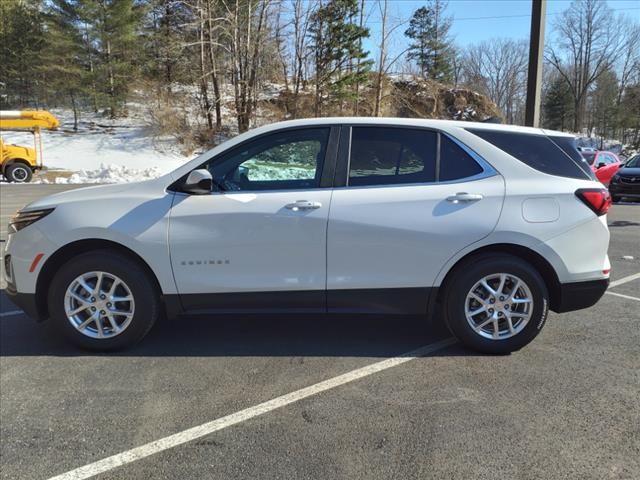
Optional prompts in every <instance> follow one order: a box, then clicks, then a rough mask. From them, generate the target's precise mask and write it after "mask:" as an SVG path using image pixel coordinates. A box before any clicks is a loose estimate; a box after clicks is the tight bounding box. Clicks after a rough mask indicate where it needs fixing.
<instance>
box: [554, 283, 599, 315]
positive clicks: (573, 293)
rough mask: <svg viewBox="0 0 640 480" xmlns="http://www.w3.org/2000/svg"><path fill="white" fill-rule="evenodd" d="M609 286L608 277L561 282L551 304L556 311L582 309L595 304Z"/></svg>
mask: <svg viewBox="0 0 640 480" xmlns="http://www.w3.org/2000/svg"><path fill="white" fill-rule="evenodd" d="M607 288H609V279H608V278H603V279H601V280H590V281H587V282H575V283H561V284H560V292H559V295H558V296H557V298H556V301H555V302H554V305H552V306H551V310H553V311H554V312H556V313H564V312H572V311H574V310H582V309H583V308H589V307H591V306H592V305H595V304H596V303H597V302H598V300H600V299H601V298H602V296H603V295H604V293H605V292H606V291H607Z"/></svg>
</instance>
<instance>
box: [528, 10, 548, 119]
mask: <svg viewBox="0 0 640 480" xmlns="http://www.w3.org/2000/svg"><path fill="white" fill-rule="evenodd" d="M546 11H547V0H531V36H530V38H529V72H528V76H527V103H526V107H525V112H524V124H525V125H527V126H529V127H539V126H540V96H541V91H542V59H543V56H544V18H545V14H546Z"/></svg>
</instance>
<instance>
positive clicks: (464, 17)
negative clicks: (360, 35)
mask: <svg viewBox="0 0 640 480" xmlns="http://www.w3.org/2000/svg"><path fill="white" fill-rule="evenodd" d="M603 1H605V0H603ZM365 2H366V3H365V15H367V16H368V26H369V28H370V34H371V36H370V38H369V39H368V40H367V42H365V48H366V49H367V50H369V51H370V52H371V56H372V57H374V58H375V54H376V52H377V50H378V48H377V43H378V42H379V38H380V14H379V11H378V6H377V3H376V2H375V1H373V0H365ZM425 3H426V2H425V1H424V0H389V7H388V8H389V11H388V15H389V17H390V20H389V23H390V24H392V25H395V24H398V23H401V22H408V19H409V18H411V15H412V14H413V12H414V11H415V10H417V9H418V8H420V7H421V6H423V5H424V4H425ZM607 3H608V4H609V7H611V8H612V9H614V10H616V14H623V15H625V16H626V17H630V18H633V19H635V20H636V21H638V22H640V2H638V0H609V1H608V2H607ZM570 4H571V0H548V1H547V14H546V21H545V36H546V40H548V39H549V35H550V31H551V25H552V22H553V20H554V18H555V17H557V15H558V14H560V13H562V12H563V11H564V10H566V9H567V8H568V7H569V5H570ZM447 13H448V14H449V15H451V16H453V25H452V27H451V31H450V33H451V35H452V36H453V38H454V41H455V43H456V44H457V45H460V46H466V45H469V44H474V43H479V42H481V41H483V40H489V39H491V38H498V37H506V38H513V39H528V38H529V31H530V28H531V0H449V6H448V9H447ZM406 28H407V24H406V23H404V24H403V25H402V26H400V27H399V28H397V29H396V30H395V31H394V34H393V35H392V38H391V42H390V43H391V45H390V52H392V55H391V56H392V57H394V56H396V55H397V54H399V53H400V52H402V51H403V50H404V48H406V46H407V40H406V38H405V37H404V31H405V30H406ZM392 70H393V69H392Z"/></svg>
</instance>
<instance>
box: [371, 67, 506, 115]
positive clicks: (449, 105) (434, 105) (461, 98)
mask: <svg viewBox="0 0 640 480" xmlns="http://www.w3.org/2000/svg"><path fill="white" fill-rule="evenodd" d="M387 89H388V91H389V94H388V95H386V96H384V95H383V111H384V113H385V114H387V113H388V114H389V115H390V116H394V117H409V118H439V119H450V120H468V121H483V120H488V119H501V117H502V115H501V113H500V110H498V107H497V106H496V105H495V103H493V102H492V101H491V100H489V99H488V98H487V97H485V96H484V95H481V94H479V93H477V92H474V91H472V90H469V89H466V88H452V87H449V86H447V85H443V84H441V83H438V82H434V81H432V80H424V79H416V78H413V79H406V78H402V79H396V78H391V79H389V80H388V82H387Z"/></svg>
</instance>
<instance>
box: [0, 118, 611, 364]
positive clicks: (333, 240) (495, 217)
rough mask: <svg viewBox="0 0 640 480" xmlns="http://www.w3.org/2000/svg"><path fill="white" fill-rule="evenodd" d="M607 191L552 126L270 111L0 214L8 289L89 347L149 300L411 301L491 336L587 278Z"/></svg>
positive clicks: (358, 306)
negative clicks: (179, 157)
mask: <svg viewBox="0 0 640 480" xmlns="http://www.w3.org/2000/svg"><path fill="white" fill-rule="evenodd" d="M610 205H611V197H610V195H609V192H608V191H607V189H606V188H604V187H603V186H602V184H600V183H598V182H597V181H596V179H595V177H594V175H593V172H592V171H591V170H590V169H589V166H588V165H587V164H586V163H585V162H584V161H583V159H582V157H581V156H580V153H579V152H578V151H577V150H576V148H575V138H574V137H573V136H572V135H567V134H564V133H561V132H551V131H547V130H541V129H536V128H526V127H514V126H505V125H496V124H484V123H471V122H456V121H441V120H418V119H381V118H324V119H310V120H296V121H290V122H283V123H275V124H273V125H269V126H265V127H261V128H258V129H255V130H253V131H250V132H247V133H245V134H243V135H239V136H237V137H235V138H234V139H232V140H229V141H227V142H225V143H223V144H222V145H219V146H218V147H216V148H214V149H213V150H211V151H209V152H206V153H204V154H203V155H202V156H200V157H198V158H195V159H193V160H191V161H190V162H188V163H186V164H185V165H183V166H181V167H179V168H178V169H177V170H175V171H173V172H171V173H169V174H167V175H164V176H163V177H160V178H158V179H155V180H150V181H147V182H141V183H137V184H128V185H109V186H100V187H91V188H85V189H79V190H73V191H69V192H64V193H58V194H55V195H52V196H49V197H45V198H42V199H40V200H37V201H36V202H33V203H31V204H30V205H28V206H27V207H25V208H24V209H22V210H21V211H20V212H18V213H17V215H16V216H15V217H14V218H13V219H12V220H11V222H10V229H9V233H8V238H7V242H6V246H5V256H4V268H5V270H6V278H7V289H6V292H7V294H8V295H9V297H10V298H12V299H13V300H14V302H15V303H16V304H17V305H19V306H21V307H22V308H23V309H24V311H25V312H27V313H28V314H29V315H31V316H32V317H34V318H37V319H40V320H43V319H46V318H49V317H50V318H51V319H52V320H53V321H54V323H55V324H56V326H57V327H58V328H59V329H60V330H61V331H63V332H64V333H66V334H67V335H68V336H69V338H70V339H71V340H73V341H75V342H76V343H77V344H79V345H81V346H82V347H85V348H89V349H93V350H113V349H118V348H124V347H128V346H131V345H133V344H134V343H136V342H137V341H138V340H140V339H141V338H142V337H144V336H145V335H146V333H147V332H148V331H149V329H150V328H151V326H152V325H153V323H154V321H155V320H156V319H157V318H159V317H160V316H162V315H163V313H162V312H164V313H166V314H167V316H169V317H171V316H174V315H176V314H179V313H181V312H260V311H262V312H273V311H284V312H297V313H309V312H323V313H339V312H342V313H348V312H355V313H373V312H375V313H385V314H420V315H425V316H430V317H432V318H434V320H439V319H443V320H444V321H445V322H446V323H447V325H448V327H449V329H450V330H451V331H452V333H453V334H454V335H456V336H457V337H458V338H459V339H460V340H461V341H462V342H463V343H464V344H465V345H468V346H469V347H471V348H474V349H476V350H480V351H483V352H491V353H506V352H511V351H514V350H518V349H519V348H521V347H523V346H524V345H526V344H528V343H529V342H530V341H532V340H533V339H534V337H535V336H536V335H537V334H538V333H539V332H540V330H541V329H542V327H543V326H544V324H545V321H546V319H547V314H548V310H553V311H555V312H568V311H570V310H577V309H581V308H587V307H590V306H591V305H593V304H595V303H596V302H597V301H598V300H599V299H600V297H602V295H603V294H604V292H605V291H606V289H607V287H608V284H609V270H610V268H611V266H610V263H609V258H608V256H607V248H608V244H609V230H608V228H607V221H606V217H605V214H606V213H607V210H608V209H609V207H610ZM585 238H588V239H589V241H584V239H585ZM434 312H438V315H434ZM213 321H215V320H213Z"/></svg>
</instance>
